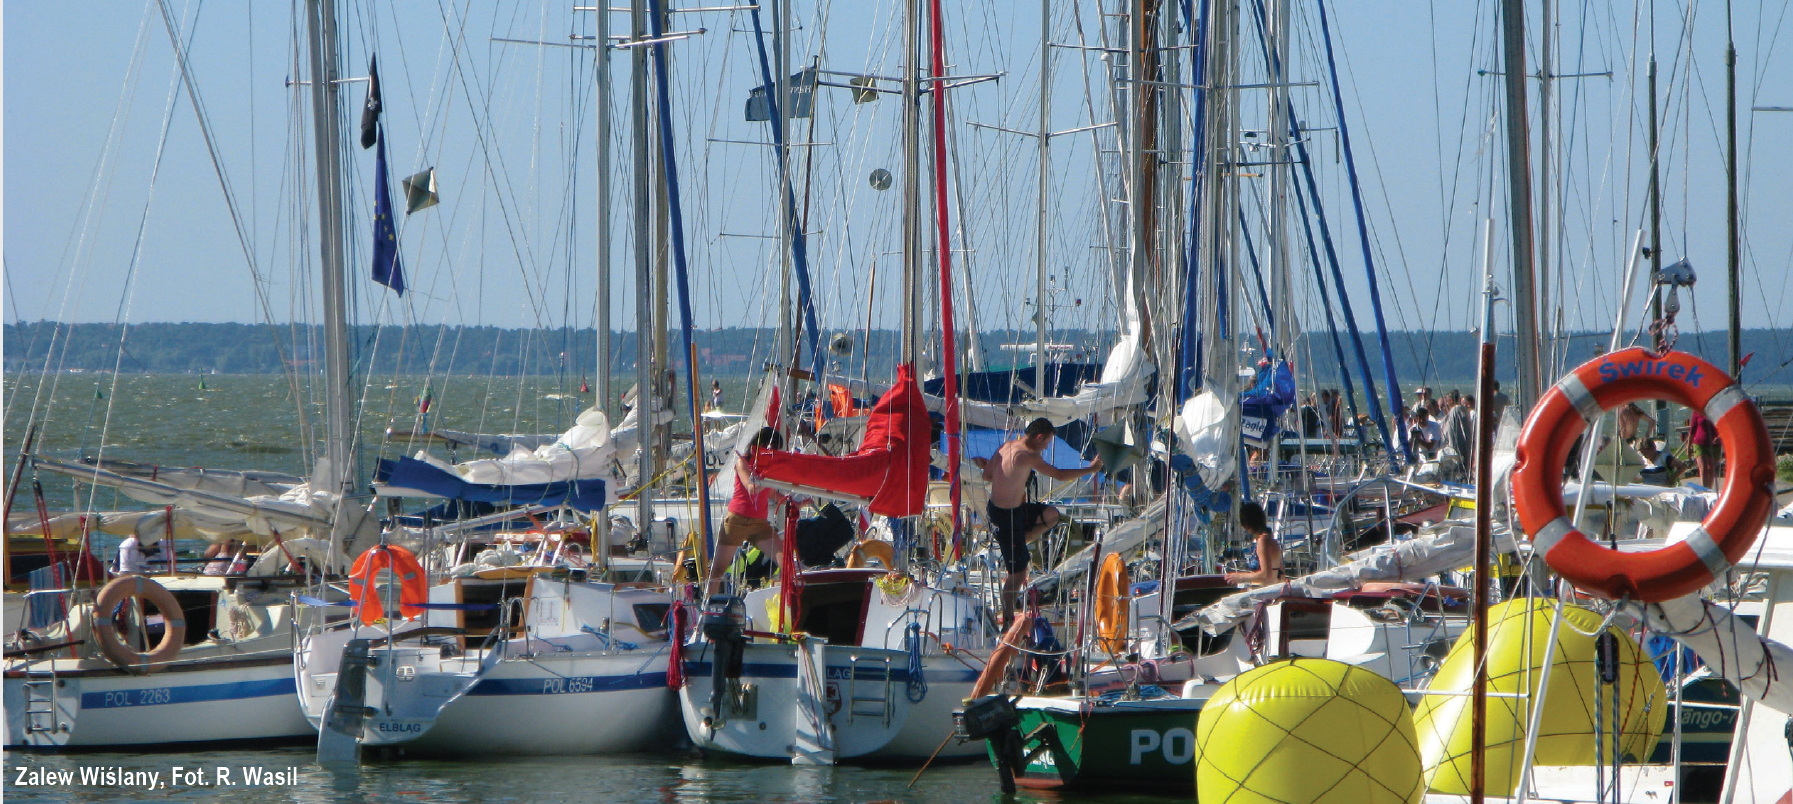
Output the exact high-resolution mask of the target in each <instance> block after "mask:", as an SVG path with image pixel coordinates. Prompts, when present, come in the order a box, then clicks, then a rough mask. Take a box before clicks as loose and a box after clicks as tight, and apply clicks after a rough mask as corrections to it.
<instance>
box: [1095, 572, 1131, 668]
mask: <svg viewBox="0 0 1793 804" xmlns="http://www.w3.org/2000/svg"><path fill="white" fill-rule="evenodd" d="M1127 609H1128V601H1127V562H1125V561H1123V560H1121V554H1120V553H1109V554H1108V555H1106V556H1104V557H1103V558H1102V571H1101V572H1099V573H1097V575H1096V645H1097V647H1099V648H1101V649H1102V650H1104V651H1106V652H1108V653H1109V654H1111V655H1112V654H1119V653H1121V652H1122V651H1124V650H1126V649H1127V614H1128V612H1127Z"/></svg>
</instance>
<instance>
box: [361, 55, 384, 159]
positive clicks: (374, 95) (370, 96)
mask: <svg viewBox="0 0 1793 804" xmlns="http://www.w3.org/2000/svg"><path fill="white" fill-rule="evenodd" d="M378 60H379V57H378V56H369V57H367V103H366V104H364V105H363V106H362V107H361V147H363V148H372V147H374V141H375V140H377V139H379V136H380V135H379V132H378V130H377V129H378V126H379V125H380V70H379V65H378Z"/></svg>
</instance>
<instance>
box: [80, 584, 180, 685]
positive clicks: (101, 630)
mask: <svg viewBox="0 0 1793 804" xmlns="http://www.w3.org/2000/svg"><path fill="white" fill-rule="evenodd" d="M128 600H136V601H139V604H143V603H147V604H149V605H151V606H154V607H155V608H156V610H157V611H159V612H161V613H162V622H163V631H162V640H161V641H160V642H157V643H156V646H155V647H154V648H152V649H150V650H149V652H147V653H143V652H139V651H137V650H136V649H135V648H132V647H131V646H130V645H127V644H125V641H124V637H122V636H119V633H118V619H117V615H116V614H115V612H117V611H118V607H119V606H121V605H123V604H124V603H125V601H128ZM93 612H94V617H93V635H94V641H96V642H98V643H100V653H102V654H104V655H105V657H106V659H107V660H108V661H110V662H112V663H113V664H115V665H118V667H119V669H121V670H126V671H129V672H132V673H139V674H142V675H148V674H150V673H154V672H156V671H157V670H159V669H161V665H164V664H167V663H168V662H172V661H174V657H175V656H177V655H179V654H180V652H181V648H182V647H184V646H185V645H186V644H187V618H186V613H185V612H183V611H182V610H181V603H180V601H179V600H176V599H175V597H174V593H173V592H170V591H168V589H167V588H166V587H164V586H162V585H161V584H159V583H156V582H155V580H154V579H152V578H146V577H144V576H142V575H126V576H123V577H120V578H114V579H112V582H111V583H108V584H106V585H105V587H103V588H101V589H100V594H99V595H98V596H97V597H95V598H94V600H93Z"/></svg>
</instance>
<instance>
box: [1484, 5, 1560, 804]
mask: <svg viewBox="0 0 1793 804" xmlns="http://www.w3.org/2000/svg"><path fill="white" fill-rule="evenodd" d="M1547 2H1548V0H1547ZM1490 234H1492V232H1490ZM1480 348H1481V356H1480V359H1479V360H1478V361H1477V363H1478V365H1477V371H1476V391H1475V392H1476V398H1477V399H1480V400H1484V401H1483V402H1482V403H1481V405H1480V406H1478V407H1477V408H1476V419H1477V422H1476V430H1475V438H1476V444H1475V503H1476V509H1475V570H1474V572H1475V575H1474V577H1475V592H1474V594H1473V600H1474V601H1475V611H1474V615H1473V616H1472V617H1471V620H1470V622H1471V627H1472V628H1473V633H1472V645H1473V647H1474V657H1475V663H1474V666H1475V680H1474V684H1473V686H1472V687H1471V689H1470V714H1469V718H1470V726H1469V733H1470V735H1471V736H1470V740H1471V742H1470V749H1469V767H1470V770H1469V800H1470V801H1472V802H1475V804H1481V803H1482V802H1483V801H1484V800H1485V799H1486V795H1487V779H1488V729H1487V723H1488V661H1487V656H1488V594H1489V588H1490V587H1491V586H1492V585H1493V584H1492V583H1490V582H1491V581H1492V578H1491V577H1490V576H1491V575H1492V574H1493V567H1492V566H1491V565H1492V564H1493V561H1492V560H1491V559H1492V558H1493V555H1494V430H1495V428H1497V427H1499V426H1500V422H1499V420H1497V419H1495V418H1494V406H1493V405H1490V404H1488V403H1487V401H1486V400H1488V399H1491V398H1493V396H1494V261H1493V260H1487V261H1485V262H1484V263H1483V268H1482V342H1481V347H1480Z"/></svg>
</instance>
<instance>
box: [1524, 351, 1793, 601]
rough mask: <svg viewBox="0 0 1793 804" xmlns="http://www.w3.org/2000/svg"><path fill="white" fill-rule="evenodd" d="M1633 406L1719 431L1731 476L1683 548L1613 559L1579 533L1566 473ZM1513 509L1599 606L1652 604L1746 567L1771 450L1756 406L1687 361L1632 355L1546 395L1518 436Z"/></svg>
mask: <svg viewBox="0 0 1793 804" xmlns="http://www.w3.org/2000/svg"><path fill="white" fill-rule="evenodd" d="M1638 399H1666V400H1669V401H1671V402H1675V403H1678V404H1681V405H1686V406H1687V407H1690V408H1693V409H1695V410H1698V411H1701V412H1702V413H1704V414H1705V415H1706V418H1708V419H1711V420H1712V421H1713V422H1714V423H1715V424H1717V426H1718V433H1719V437H1720V438H1721V439H1723V441H1724V445H1725V453H1726V456H1727V457H1728V458H1729V462H1730V469H1729V471H1727V472H1726V473H1725V479H1724V483H1723V488H1722V489H1721V490H1720V493H1719V496H1718V504H1717V505H1715V506H1713V508H1712V512H1711V513H1710V514H1708V515H1707V516H1706V519H1705V521H1703V522H1701V523H1700V527H1699V528H1698V529H1696V530H1694V531H1693V533H1691V534H1689V535H1688V537H1687V539H1686V540H1685V541H1683V542H1680V543H1678V544H1673V545H1670V546H1668V547H1665V548H1662V549H1660V550H1652V551H1650V552H1647V553H1618V552H1614V551H1612V550H1609V549H1607V548H1604V547H1601V546H1600V545H1599V544H1598V543H1596V542H1595V541H1594V540H1593V539H1590V538H1589V537H1588V536H1587V535H1586V534H1584V533H1582V532H1581V531H1579V530H1576V528H1575V526H1574V525H1573V524H1572V523H1571V521H1570V519H1569V515H1568V511H1567V510H1566V508H1565V507H1564V505H1563V467H1564V466H1565V465H1566V463H1567V461H1568V459H1569V448H1570V447H1571V446H1573V444H1574V442H1575V439H1576V437H1577V436H1579V435H1581V433H1582V432H1583V431H1584V430H1585V429H1586V428H1587V425H1588V422H1589V421H1592V420H1593V419H1594V417H1596V416H1599V415H1600V414H1601V413H1603V412H1605V411H1608V410H1612V409H1614V408H1616V407H1619V406H1620V405H1623V404H1625V403H1627V402H1631V401H1635V400H1638ZM1516 458H1517V462H1516V463H1515V465H1514V468H1513V501H1514V504H1515V506H1516V507H1517V509H1518V513H1519V525H1520V528H1521V529H1522V530H1523V531H1524V532H1525V534H1526V535H1527V537H1528V538H1530V539H1531V540H1532V541H1533V542H1534V543H1535V545H1536V547H1535V549H1536V550H1538V551H1539V552H1541V553H1543V554H1544V560H1545V561H1546V562H1548V563H1549V564H1550V567H1551V569H1554V570H1556V571H1557V573H1558V574H1560V575H1562V576H1563V577H1564V578H1566V579H1568V580H1569V582H1570V583H1573V584H1575V586H1576V587H1578V588H1580V589H1582V590H1584V591H1586V592H1589V593H1591V594H1595V595H1598V596H1600V597H1604V598H1608V599H1613V600H1617V599H1620V598H1625V597H1628V598H1630V599H1632V600H1636V601H1640V602H1644V603H1657V602H1661V601H1665V600H1673V599H1675V598H1679V597H1685V596H1686V595H1690V594H1692V593H1694V592H1697V591H1699V590H1700V589H1701V588H1702V587H1704V586H1706V585H1707V584H1709V583H1711V582H1712V581H1713V580H1714V579H1717V578H1722V577H1723V576H1724V574H1725V571H1726V570H1728V569H1730V568H1731V567H1732V566H1734V565H1735V564H1737V562H1739V561H1742V560H1743V558H1744V555H1745V554H1746V553H1747V552H1748V551H1749V548H1750V545H1751V544H1753V543H1754V542H1755V540H1756V535H1757V534H1758V533H1760V532H1761V530H1762V526H1763V525H1765V524H1766V523H1767V521H1768V516H1769V514H1770V513H1772V511H1773V509H1774V495H1773V492H1772V490H1771V488H1770V485H1769V484H1770V483H1772V482H1773V481H1774V450H1773V449H1772V448H1771V447H1770V445H1769V441H1768V428H1767V427H1766V426H1765V425H1764V424H1763V422H1762V415H1761V413H1759V412H1758V411H1757V410H1756V404H1755V402H1753V401H1751V400H1750V398H1749V396H1748V395H1747V394H1745V393H1744V392H1743V389H1742V388H1740V387H1739V386H1738V385H1737V384H1736V382H1735V381H1734V380H1732V379H1731V378H1730V377H1728V376H1725V374H1724V373H1723V372H1721V371H1719V370H1718V369H1717V368H1716V367H1714V366H1713V365H1712V364H1710V363H1707V362H1706V361H1704V360H1701V359H1699V358H1697V357H1694V356H1693V355H1690V354H1686V353H1684V352H1667V353H1665V354H1661V355H1658V354H1656V353H1654V352H1651V351H1649V350H1647V349H1641V348H1636V347H1634V348H1630V349H1623V350H1620V351H1617V352H1613V353H1612V354H1609V355H1603V356H1601V357H1598V358H1595V359H1594V360H1591V361H1588V362H1587V363H1583V364H1582V365H1581V366H1580V367H1578V368H1576V369H1575V371H1574V372H1572V373H1571V374H1569V376H1567V377H1564V378H1563V380H1562V381H1561V382H1559V383H1557V384H1556V386H1555V387H1553V388H1551V389H1550V391H1548V392H1547V393H1545V394H1544V398H1543V399H1541V400H1539V401H1538V406H1537V408H1536V409H1535V410H1533V411H1532V414H1531V417H1530V418H1529V419H1527V421H1526V423H1525V431H1524V432H1523V433H1521V434H1520V436H1519V449H1518V453H1517V456H1516Z"/></svg>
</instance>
